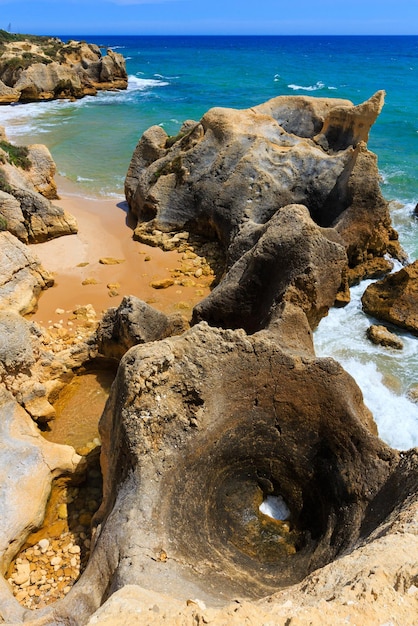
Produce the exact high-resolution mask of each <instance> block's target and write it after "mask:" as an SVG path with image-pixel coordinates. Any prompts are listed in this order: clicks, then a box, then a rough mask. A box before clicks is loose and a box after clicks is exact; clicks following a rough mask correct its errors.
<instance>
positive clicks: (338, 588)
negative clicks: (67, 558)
mask: <svg viewBox="0 0 418 626" xmlns="http://www.w3.org/2000/svg"><path fill="white" fill-rule="evenodd" d="M91 52H92V53H93V51H91ZM382 104H383V94H382V93H378V94H376V95H375V96H374V97H373V98H371V99H370V100H369V101H367V102H366V103H363V104H362V105H359V106H357V107H355V106H354V105H352V104H351V103H350V102H348V101H341V100H331V99H314V98H297V97H294V98H287V97H286V98H276V99H273V100H271V101H269V102H268V103H265V104H264V105H260V106H259V107H254V108H253V109H250V110H248V111H233V110H229V109H212V110H211V111H209V112H208V113H207V114H206V115H205V116H204V117H203V118H202V120H201V122H200V123H195V122H187V123H185V124H184V126H183V129H182V131H181V133H180V135H179V136H178V137H175V138H167V135H166V134H165V132H164V131H163V129H161V128H160V127H153V128H151V129H150V130H149V131H147V132H146V133H145V134H144V136H143V138H142V139H141V141H140V142H139V144H138V147H137V149H136V151H135V154H134V156H133V160H132V163H131V167H130V170H129V173H128V176H127V181H126V188H127V197H128V200H129V202H130V207H131V211H132V212H134V213H135V214H136V215H137V217H138V225H137V228H136V236H137V237H138V238H142V239H143V240H146V241H147V242H148V243H150V242H151V241H154V242H155V243H156V244H157V243H158V244H159V245H166V246H168V247H170V249H172V248H173V247H177V246H178V247H179V249H180V250H181V252H182V253H183V256H185V262H186V260H187V262H191V263H192V267H191V268H189V267H188V269H187V273H186V274H187V275H186V274H184V275H183V278H184V279H188V278H190V277H191V276H195V275H196V273H197V274H198V276H197V278H200V277H201V275H203V273H204V271H205V270H207V272H208V273H209V269H210V268H207V266H206V261H205V263H203V261H202V260H199V262H198V263H197V264H196V266H194V265H193V261H195V260H196V258H197V257H196V253H195V251H194V250H193V249H192V248H193V246H191V245H190V240H191V237H189V234H188V233H193V235H194V236H201V235H204V236H206V237H207V236H210V237H212V238H214V239H216V240H217V241H218V242H219V243H220V245H221V246H222V247H223V249H224V250H225V255H226V270H225V274H222V271H220V272H218V276H217V279H218V282H219V285H218V286H217V287H216V288H215V289H214V290H213V292H212V294H211V295H210V296H209V297H208V298H207V299H206V300H205V301H203V302H202V303H201V304H200V305H199V306H197V307H196V308H195V311H194V318H193V320H192V323H193V324H194V325H193V326H192V328H190V329H188V330H184V327H183V326H182V324H181V323H180V320H179V319H178V318H176V319H174V318H167V317H166V316H162V314H160V313H158V312H156V311H153V310H152V309H151V308H150V307H148V306H147V305H146V304H145V303H143V302H141V301H137V300H136V299H135V298H132V297H129V298H128V297H127V298H125V299H124V301H123V303H122V305H121V306H120V307H118V308H117V309H116V308H115V309H111V310H110V311H108V313H107V314H106V315H105V317H104V320H103V322H102V323H101V324H100V325H99V327H98V330H97V332H94V330H95V320H94V319H93V320H90V319H89V320H88V319H87V317H88V316H89V315H90V313H91V311H90V309H89V307H85V308H84V309H83V311H80V312H79V315H80V316H82V315H83V314H84V315H85V316H86V328H85V332H84V335H83V336H82V337H81V338H73V339H71V338H70V337H69V336H68V335H67V334H66V331H65V329H63V328H57V329H56V335H55V336H54V335H53V331H52V330H51V331H50V332H46V331H44V330H43V329H40V328H39V327H37V326H36V325H34V324H31V323H30V322H27V321H26V320H23V319H21V318H19V317H18V316H17V315H14V316H13V315H12V314H11V313H10V312H9V311H7V312H6V313H5V314H4V316H3V318H2V317H1V316H0V325H1V324H3V328H4V329H6V330H7V329H8V330H7V333H4V334H7V335H8V337H7V338H5V339H4V342H3V344H0V374H1V377H2V378H1V385H2V386H1V388H2V389H3V388H5V389H6V390H4V389H3V391H4V394H6V395H5V397H6V399H7V402H8V403H9V404H7V403H6V405H7V406H13V407H17V405H16V402H18V403H19V404H20V405H21V407H23V406H24V407H25V408H26V409H27V410H28V412H30V411H31V412H32V413H31V415H32V417H33V418H34V419H38V421H42V420H47V419H49V415H48V403H51V402H52V400H53V398H54V397H56V394H57V393H58V392H59V390H60V389H61V388H62V386H63V385H65V383H66V382H68V380H70V379H71V378H72V377H73V376H74V372H75V371H76V370H77V369H78V368H79V367H80V366H81V365H83V364H86V363H88V361H89V360H91V359H93V358H95V357H97V356H98V355H100V354H102V355H105V356H110V357H111V358H112V359H118V360H119V359H120V364H119V368H118V373H117V377H116V379H115V381H114V383H113V385H112V389H111V393H110V397H109V399H108V402H107V404H106V407H105V410H104V413H103V416H102V418H101V421H100V434H101V439H102V450H101V466H102V472H103V479H104V489H103V502H102V505H101V507H100V509H99V511H98V512H97V513H96V514H95V516H94V518H93V520H92V529H93V537H92V543H91V545H90V543H89V549H90V548H91V554H90V559H89V562H88V563H87V566H86V569H85V570H84V572H83V573H82V574H81V577H80V579H79V580H78V581H77V582H75V584H73V586H72V587H71V585H69V579H70V576H69V575H67V574H68V572H67V573H66V572H64V573H63V575H62V580H59V581H57V582H56V583H55V582H54V581H53V579H52V578H51V580H52V583H51V585H52V584H56V587H57V588H58V587H59V585H61V586H62V594H61V598H60V599H59V600H57V601H56V602H55V603H53V604H51V605H50V606H45V602H44V599H43V598H41V600H42V602H41V603H39V604H38V606H39V607H42V608H39V609H38V610H37V611H34V612H31V611H29V610H27V608H23V607H22V606H20V605H19V604H18V603H17V601H16V600H15V599H13V597H12V592H11V589H10V588H8V587H7V584H6V582H5V581H4V580H1V581H0V594H1V602H0V617H1V618H3V620H4V621H5V622H6V623H8V624H18V623H19V624H21V623H27V624H31V625H33V626H41V625H43V626H64V625H66V624H71V625H72V626H84V625H85V624H89V626H92V625H93V624H109V625H110V624H113V625H115V624H120V623H121V622H122V620H123V621H124V623H129V624H135V623H141V624H161V623H171V624H181V625H183V624H184V625H186V624H187V625H188V624H202V623H213V624H219V625H220V624H225V625H226V624H228V625H229V624H240V625H241V624H244V623H254V624H277V625H279V626H289V625H292V626H301V625H302V624H303V625H304V624H306V625H308V624H311V625H312V624H314V625H315V626H316V625H318V626H319V625H320V624H321V625H323V624H327V625H329V626H331V625H332V626H334V625H335V624H343V623H356V622H359V623H362V624H363V625H364V626H366V625H367V626H372V625H373V626H375V624H384V623H386V622H385V621H384V620H386V621H387V620H388V619H390V620H391V622H392V623H393V624H394V625H395V626H413V624H414V621H415V620H416V615H417V609H418V579H417V571H418V566H417V554H418V552H417V547H418V546H417V536H418V502H417V493H418V462H417V452H416V450H411V451H408V452H402V453H399V452H397V451H395V450H392V449H391V448H389V447H388V446H387V445H386V444H384V443H383V442H382V441H381V440H380V439H379V438H378V436H377V430H376V425H375V423H374V421H373V416H372V415H371V413H370V411H369V410H368V409H367V407H366V406H365V405H364V403H363V398H362V394H361V391H360V389H359V388H358V386H357V385H356V383H355V381H354V380H353V379H352V378H351V376H349V375H348V374H347V373H346V372H345V371H344V370H343V369H342V367H341V366H340V365H339V364H338V363H336V362H335V361H334V360H332V359H327V358H317V357H316V355H315V351H314V345H313V341H312V329H313V328H314V327H315V326H316V324H317V323H318V321H319V320H320V319H321V317H322V316H324V315H326V313H327V310H328V308H329V307H330V306H331V305H332V303H333V302H334V301H335V300H336V299H337V298H338V297H339V298H340V300H342V299H343V296H341V295H340V296H339V294H344V293H345V291H344V289H346V287H347V284H348V282H355V281H356V280H358V279H359V278H360V277H361V276H365V275H370V273H371V272H374V273H375V272H378V271H381V272H385V271H387V267H388V263H387V261H386V259H385V256H386V255H387V253H390V254H392V255H393V256H398V257H402V252H401V250H400V248H399V246H398V244H397V239H396V234H395V233H394V231H393V229H392V226H391V224H390V219H389V217H388V211H387V204H386V202H385V201H384V200H383V198H382V196H381V195H380V191H379V189H378V184H377V168H376V159H375V157H374V155H372V154H371V153H369V152H368V150H367V148H366V142H367V138H368V133H369V130H370V126H371V124H372V123H373V121H374V120H375V118H376V116H377V115H378V113H379V111H380V109H381V106H382ZM3 234H4V235H6V236H7V237H11V235H10V234H9V233H3ZM185 241H188V244H187V247H185V245H186V244H185ZM182 246H183V247H182ZM206 256H207V255H206V253H205V257H206ZM206 260H207V259H206ZM385 264H386V265H385ZM189 269H190V271H189ZM181 271H182V272H183V270H181ZM179 272H180V268H179ZM189 275H190V276H189ZM170 324H171V326H170ZM177 332H178V333H179V334H178V335H177V336H171V335H174V334H175V333H177ZM92 333H94V334H92ZM167 335H170V336H167ZM15 338H18V339H16V340H15ZM15 344H16V345H15ZM10 394H12V395H10ZM21 407H20V408H19V407H17V408H16V411H17V412H19V413H21V412H22V411H24V410H23V408H21ZM24 413H25V415H26V416H27V413H26V412H24ZM16 458H17V455H16ZM271 502H274V503H276V506H278V505H277V503H279V504H280V510H281V513H280V515H277V514H274V515H273V513H272V512H271V511H272V509H271V508H270V509H269V508H268V507H269V506H270V507H271V506H272V505H271ZM260 507H261V508H260ZM266 507H267V509H266ZM266 511H267V512H266ZM269 511H270V512H269ZM64 513H65V511H62V512H61V513H60V514H61V515H62V517H64ZM31 515H32V514H31ZM32 517H33V515H32ZM84 518H85V519H84ZM84 518H83V519H84V521H86V519H87V518H88V519H89V521H90V518H91V515H90V516H88V515H86V516H84ZM19 536H21V535H19ZM8 541H9V544H10V545H13V541H14V535H13V532H9V533H8ZM37 545H38V546H39V548H36V550H37V551H38V550H39V551H41V552H42V550H43V549H44V548H43V547H42V546H44V544H41V543H40V542H38V544H37ZM60 545H61V544H60ZM11 550H12V549H11ZM26 555H27V556H25V555H22V556H21V557H20V560H19V561H16V563H15V570H14V571H13V574H12V576H11V579H12V582H13V584H14V587H15V592H16V588H18V589H19V591H18V592H17V594H19V595H18V596H17V597H18V598H19V599H20V600H21V601H22V602H24V603H25V604H24V606H25V607H32V606H35V605H36V603H35V604H32V600H31V599H30V598H31V596H29V595H25V594H26V591H25V589H26V587H22V585H27V587H29V586H30V593H32V594H34V595H35V594H38V593H40V591H41V590H40V587H37V586H36V585H37V583H38V582H39V580H38V579H37V578H38V577H37V576H35V575H34V576H33V578H34V580H33V581H32V575H31V573H30V571H31V570H30V568H31V564H33V563H34V561H33V560H32V559H33V556H34V553H32V552H30V553H26ZM63 555H64V551H63V549H61V547H60V546H57V547H56V549H55V552H54V551H51V554H50V557H51V561H50V563H49V566H51V567H52V568H58V569H57V570H56V571H59V568H61V563H62V559H63ZM8 558H10V556H9V557H8ZM75 564H76V565H77V563H75ZM48 571H50V570H48ZM28 573H29V578H28ZM43 575H45V574H43ZM35 578H36V579H37V580H35ZM41 579H42V577H41ZM71 584H72V582H71ZM69 587H71V588H69ZM58 596H59V593H58ZM55 597H56V596H55ZM388 616H390V617H388Z"/></svg>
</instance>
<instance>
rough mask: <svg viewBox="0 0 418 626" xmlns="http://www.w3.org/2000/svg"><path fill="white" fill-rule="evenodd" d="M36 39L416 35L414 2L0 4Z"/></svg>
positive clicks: (6, 17) (36, 0)
mask: <svg viewBox="0 0 418 626" xmlns="http://www.w3.org/2000/svg"><path fill="white" fill-rule="evenodd" d="M0 28H2V29H4V30H10V31H11V32H14V33H26V34H34V35H58V36H59V35H96V34H97V35H101V34H103V35H356V34H357V35H379V34H380V35H391V34H392V35H418V0H348V1H347V0H316V1H315V0H286V1H284V0H258V1H257V0H0Z"/></svg>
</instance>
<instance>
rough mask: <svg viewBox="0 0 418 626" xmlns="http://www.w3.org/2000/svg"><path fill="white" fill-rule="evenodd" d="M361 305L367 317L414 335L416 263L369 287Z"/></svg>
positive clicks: (416, 319) (417, 307) (416, 330)
mask: <svg viewBox="0 0 418 626" xmlns="http://www.w3.org/2000/svg"><path fill="white" fill-rule="evenodd" d="M361 302H362V305H363V309H364V311H365V312H366V313H367V314H368V315H373V317H376V318H377V319H380V320H384V321H386V322H391V323H392V324H395V325H396V326H400V327H401V328H405V329H406V330H409V331H410V332H412V333H414V334H415V335H418V261H414V262H413V263H411V264H410V265H407V266H406V267H403V268H402V269H401V270H399V271H398V272H395V273H394V274H390V275H389V276H386V277H385V278H384V279H382V280H380V281H377V282H375V283H372V284H371V285H369V286H368V287H367V289H366V291H365V292H364V294H363V297H362V299H361Z"/></svg>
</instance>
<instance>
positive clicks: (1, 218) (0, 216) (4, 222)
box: [0, 215, 7, 230]
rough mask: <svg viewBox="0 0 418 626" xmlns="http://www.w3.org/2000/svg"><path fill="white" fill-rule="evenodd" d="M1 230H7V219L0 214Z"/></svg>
mask: <svg viewBox="0 0 418 626" xmlns="http://www.w3.org/2000/svg"><path fill="white" fill-rule="evenodd" d="M0 230H7V221H6V220H5V219H4V217H3V216H2V215H0Z"/></svg>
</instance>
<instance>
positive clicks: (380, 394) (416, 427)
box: [342, 359, 418, 450]
mask: <svg viewBox="0 0 418 626" xmlns="http://www.w3.org/2000/svg"><path fill="white" fill-rule="evenodd" d="M342 365H343V367H344V368H345V369H346V370H347V372H348V373H349V374H351V375H352V376H353V378H355V379H356V381H357V384H358V386H359V387H360V389H361V391H362V393H363V397H364V402H365V404H366V406H368V407H369V409H370V410H371V411H372V413H373V418H374V420H375V422H376V424H377V428H378V431H379V437H380V438H381V439H383V440H384V441H385V442H386V443H388V444H389V445H390V446H392V448H396V449H397V450H408V449H409V448H414V447H416V446H418V405H417V404H415V403H414V402H411V401H410V400H408V398H406V397H405V396H400V395H398V394H396V393H394V392H393V391H391V390H390V389H389V388H388V387H386V385H385V384H384V383H383V376H382V374H381V373H380V372H379V371H378V369H377V366H376V364H375V363H373V362H369V363H360V362H359V361H358V360H356V359H348V360H347V361H345V362H343V363H342ZM399 415H402V420H399Z"/></svg>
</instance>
